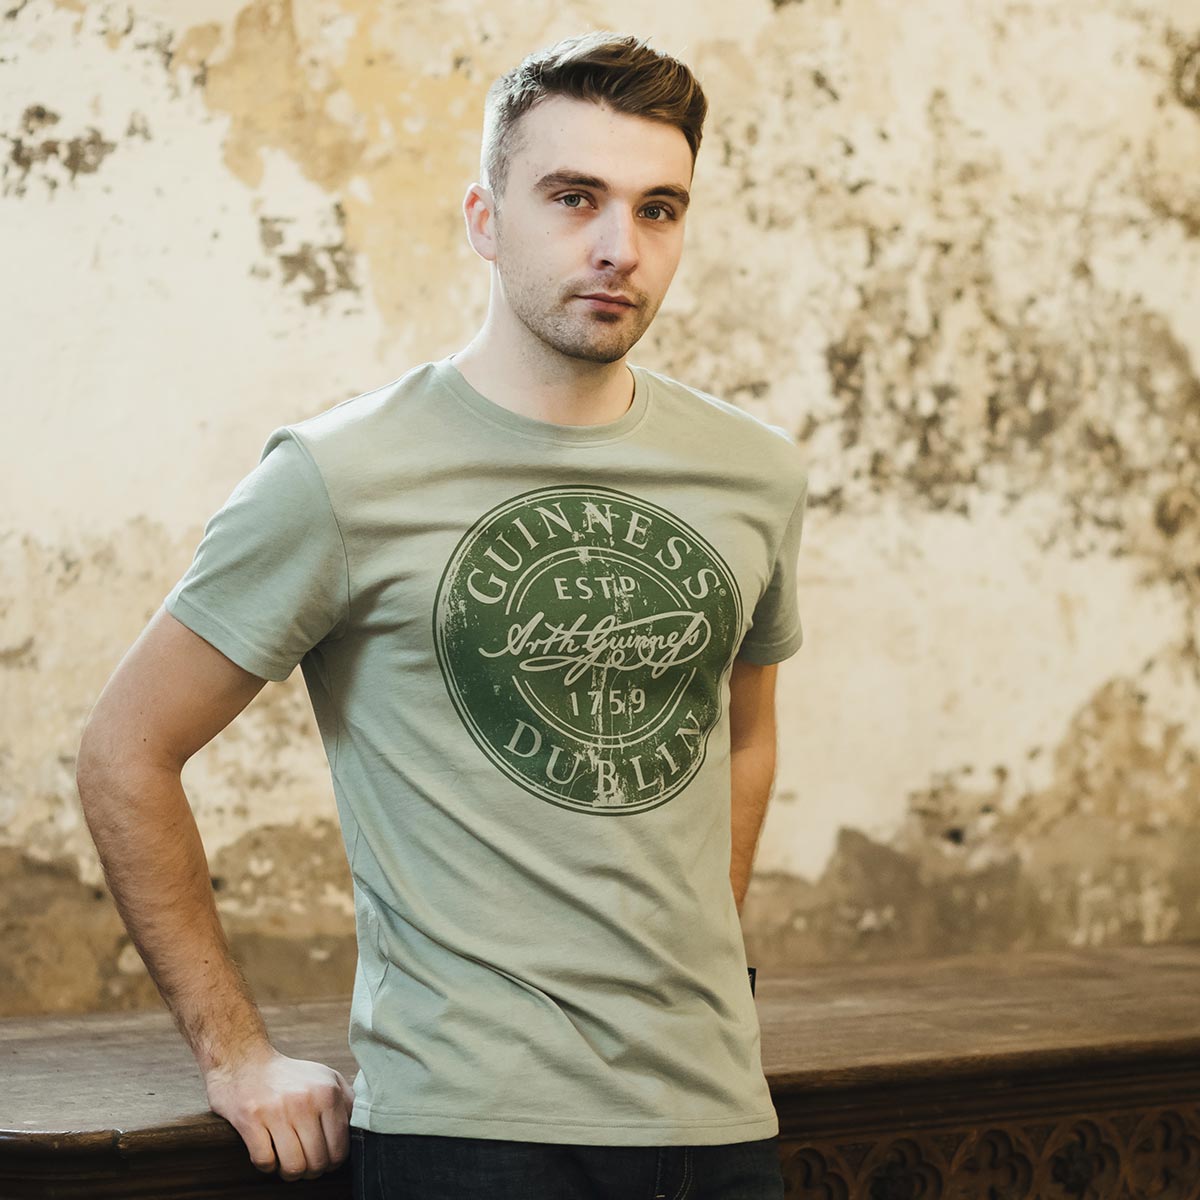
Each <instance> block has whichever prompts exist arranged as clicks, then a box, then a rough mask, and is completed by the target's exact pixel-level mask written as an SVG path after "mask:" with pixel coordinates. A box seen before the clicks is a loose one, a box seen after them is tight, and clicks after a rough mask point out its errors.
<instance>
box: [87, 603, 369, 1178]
mask: <svg viewBox="0 0 1200 1200" xmlns="http://www.w3.org/2000/svg"><path fill="white" fill-rule="evenodd" d="M266 682H267V681H266V680H265V679H262V678H260V677H259V676H257V675H253V674H251V673H250V672H248V671H246V670H244V669H243V668H242V667H240V666H238V665H237V664H236V663H234V662H233V661H231V660H230V659H229V658H227V657H226V656H225V655H224V654H222V653H221V652H220V651H219V650H217V649H216V648H215V647H214V646H212V645H210V644H209V643H208V642H206V641H205V640H204V639H203V638H201V637H200V636H199V635H197V634H195V633H193V632H192V631H191V630H190V629H189V628H187V626H185V625H183V624H182V623H181V622H180V621H177V620H176V619H175V618H174V617H173V616H171V615H170V613H168V612H167V611H166V609H165V608H160V609H159V611H158V612H157V613H155V615H154V617H153V618H152V619H151V621H150V623H149V624H148V625H147V626H146V628H145V630H144V631H143V632H142V634H141V636H140V637H139V638H138V639H137V641H136V642H134V644H133V646H132V647H130V649H129V651H128V652H127V653H126V655H125V657H124V658H123V659H122V660H121V662H120V664H119V665H118V667H117V669H116V671H115V672H114V673H113V675H112V678H111V679H109V681H108V683H107V684H106V685H105V687H104V690H103V691H102V692H101V694H100V696H99V698H98V699H97V701H96V704H95V706H94V707H93V709H92V712H91V714H90V715H89V717H88V720H87V723H86V725H85V728H84V732H83V736H82V739H81V742H80V747H79V754H78V760H77V767H76V781H77V783H78V787H79V796H80V800H81V802H82V805H83V812H84V816H85V818H86V820H87V824H88V828H89V830H90V831H91V834H92V838H93V840H94V841H95V843H96V848H97V850H98V852H99V855H100V861H101V865H102V866H103V868H104V875H105V879H106V880H107V882H108V885H109V890H110V891H111V892H112V895H113V899H114V901H115V902H116V905H117V909H118V911H119V912H120V914H121V918H122V920H123V921H124V922H125V926H126V928H127V929H128V930H129V934H130V937H131V938H132V939H133V942H134V944H135V945H136V947H137V949H138V952H139V953H140V954H141V956H142V960H143V961H144V962H145V963H146V967H147V969H148V970H149V972H150V974H151V977H152V978H153V980H154V982H155V985H156V986H157V987H158V990H159V992H160V993H161V995H162V997H163V999H164V1001H165V1002H166V1004H167V1007H168V1008H169V1009H170V1011H171V1013H172V1015H173V1017H174V1019H175V1022H176V1024H177V1025H178V1027H179V1030H180V1032H181V1033H182V1034H183V1036H184V1038H185V1039H186V1041H187V1043H188V1045H189V1046H190V1048H191V1050H192V1053H193V1054H194V1055H195V1057H196V1061H197V1063H198V1064H199V1066H200V1069H201V1072H202V1073H203V1075H204V1081H205V1086H206V1088H207V1092H208V1099H209V1103H210V1105H211V1106H212V1109H213V1111H214V1112H217V1113H218V1114H220V1115H221V1116H224V1117H225V1118H226V1120H228V1121H229V1122H230V1123H231V1124H233V1125H234V1127H235V1128H236V1129H237V1130H238V1133H239V1134H240V1135H241V1136H242V1139H243V1140H244V1141H245V1143H246V1146H247V1148H248V1150H249V1151H250V1157H251V1159H252V1161H253V1162H254V1164H255V1166H257V1167H258V1168H259V1169H260V1170H263V1171H268V1172H269V1171H273V1170H274V1169H275V1166H276V1164H277V1163H278V1166H279V1169H280V1173H281V1175H282V1176H283V1177H284V1178H289V1179H295V1178H315V1177H316V1176H317V1175H320V1174H322V1173H323V1172H325V1171H326V1170H329V1169H330V1168H331V1167H334V1166H337V1165H339V1164H340V1163H341V1162H342V1161H343V1160H344V1159H345V1158H346V1157H347V1156H348V1153H349V1135H348V1124H349V1111H350V1108H351V1106H352V1105H353V1100H354V1093H353V1090H352V1089H351V1088H350V1085H349V1084H348V1083H347V1082H346V1080H345V1079H344V1078H343V1077H342V1075H341V1074H340V1073H339V1072H337V1071H335V1070H333V1069H331V1068H330V1067H326V1066H324V1065H322V1064H320V1063H312V1062H306V1061H304V1060H298V1059H291V1058H287V1057H286V1056H284V1055H282V1054H280V1053H279V1052H278V1051H276V1050H275V1049H274V1048H273V1047H272V1046H271V1044H270V1041H269V1039H268V1034H267V1029H266V1025H265V1024H264V1022H263V1019H262V1015H261V1013H260V1012H259V1010H258V1007H257V1005H256V1004H255V1002H254V999H253V996H252V995H251V992H250V989H249V986H248V985H247V983H246V981H245V979H244V977H243V976H242V974H241V972H240V970H239V969H238V967H237V964H236V963H235V962H234V961H233V959H232V957H231V955H230V952H229V945H228V942H227V941H226V938H225V933H224V930H223V929H222V926H221V922H220V918H219V916H218V914H217V909H216V902H215V900H214V897H213V891H212V885H211V882H210V878H209V869H208V859H207V857H206V855H205V852H204V846H203V843H202V842H201V839H200V834H199V831H198V829H197V827H196V821H195V818H194V817H193V815H192V811H191V807H190V805H189V804H188V801H187V797H186V795H185V794H184V790H183V784H182V779H181V776H182V771H183V766H184V764H185V763H186V762H187V760H188V759H189V758H191V756H192V755H193V754H194V753H195V752H196V751H197V750H199V749H200V748H201V747H202V746H204V745H206V744H207V743H208V742H209V741H211V740H212V739H213V738H214V737H215V736H216V735H217V734H218V733H220V731H221V730H222V729H224V728H225V727H226V726H227V725H228V724H229V723H230V722H231V721H232V720H233V719H234V717H236V716H237V715H238V714H239V713H240V712H241V711H242V710H243V709H244V708H245V707H246V706H247V705H248V704H249V703H250V701H251V700H253V699H254V697H255V696H256V695H257V694H258V693H259V691H261V690H262V688H263V686H264V684H265V683H266Z"/></svg>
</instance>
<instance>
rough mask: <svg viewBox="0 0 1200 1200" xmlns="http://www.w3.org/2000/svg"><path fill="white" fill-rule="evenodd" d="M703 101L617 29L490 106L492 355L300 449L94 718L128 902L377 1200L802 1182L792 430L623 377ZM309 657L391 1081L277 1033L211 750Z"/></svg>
mask: <svg viewBox="0 0 1200 1200" xmlns="http://www.w3.org/2000/svg"><path fill="white" fill-rule="evenodd" d="M706 108H707V105H706V101H705V99H704V96H703V93H702V91H701V89H700V86H699V84H698V83H697V81H696V80H695V78H694V77H693V75H692V74H691V72H690V71H689V70H688V69H687V68H686V67H685V66H684V65H683V64H682V63H679V62H677V61H676V60H675V59H672V58H670V57H668V56H665V55H661V54H659V53H658V52H656V51H653V50H650V49H649V48H648V47H647V46H646V45H645V43H644V42H642V41H639V40H637V39H635V38H632V37H620V36H617V35H615V34H611V33H599V34H591V35H588V36H586V37H582V38H574V39H568V40H567V41H565V42H562V43H559V44H558V45H556V46H554V47H551V48H550V49H548V50H545V51H542V52H541V53H539V54H536V55H533V56H531V57H530V58H528V59H526V60H525V61H524V62H523V63H522V64H520V65H519V66H518V67H517V68H516V69H515V70H514V71H512V72H510V73H509V74H508V75H506V76H504V77H502V78H501V79H499V80H497V81H496V83H495V84H494V85H493V87H492V89H491V90H490V91H489V94H488V102H487V109H486V121H485V132H484V147H483V174H484V177H485V178H486V179H487V181H488V182H487V184H486V185H481V184H472V185H471V187H470V188H469V189H468V191H467V194H466V196H465V199H464V202H463V211H464V216H465V220H466V227H467V236H468V238H469V239H470V242H471V245H472V247H473V248H474V249H475V251H476V252H477V253H478V254H479V256H480V257H481V258H483V259H484V260H485V261H486V262H488V263H490V264H491V267H490V274H491V294H490V304H489V309H488V314H487V319H486V321H485V323H484V325H483V327H482V329H481V330H480V331H479V332H478V334H477V335H476V336H475V338H474V339H473V340H472V341H471V342H470V344H469V345H468V346H466V347H465V348H464V349H463V350H461V351H459V352H457V353H456V354H452V355H450V356H448V357H446V358H443V359H440V360H437V361H434V362H428V363H424V364H422V365H421V366H418V367H415V368H413V369H412V370H411V371H409V372H408V373H406V374H405V375H403V376H402V377H401V378H399V379H397V380H394V381H393V382H391V383H388V384H385V385H384V386H382V387H379V388H377V389H375V390H374V391H370V392H367V393H364V394H362V395H359V396H356V397H354V398H352V399H350V400H347V401H344V402H342V403H340V404H337V405H334V406H333V407H331V408H329V409H327V410H325V411H324V412H322V413H319V414H318V415H317V416H315V417H312V418H310V419H308V420H304V421H300V422H297V423H296V424H293V425H288V426H284V427H282V428H279V429H277V430H275V431H274V432H273V433H272V434H271V435H270V437H269V438H268V440H267V444H266V447H265V448H264V450H263V453H262V456H261V459H260V462H259V465H258V466H257V467H256V468H255V470H253V471H252V472H251V473H250V474H249V475H248V476H246V477H245V478H244V479H243V480H242V481H241V482H240V483H239V484H238V486H237V487H236V488H235V489H234V491H233V493H232V495H231V496H230V497H229V499H228V501H227V502H226V504H225V505H224V507H223V508H222V509H221V510H219V511H218V512H217V513H216V514H215V515H214V516H213V517H212V518H211V520H210V521H209V522H208V524H207V526H206V528H205V534H204V538H203V540H202V541H201V543H200V546H199V548H198V549H197V552H196V556H195V558H194V560H193V562H192V564H191V566H190V568H189V569H188V571H187V573H186V574H185V575H184V576H183V577H182V578H181V579H180V581H179V582H178V583H177V584H176V585H175V587H174V588H173V589H172V591H171V592H170V594H169V595H168V596H167V598H166V600H165V601H164V607H163V609H162V610H160V611H159V612H158V613H156V614H155V616H154V618H153V619H152V620H151V622H150V623H149V625H148V627H147V628H146V630H145V631H144V632H143V634H142V636H141V637H140V638H139V639H138V641H137V642H136V643H135V645H134V646H133V647H132V649H131V650H130V651H129V653H128V654H127V655H126V657H125V659H124V660H123V661H122V663H121V664H120V666H119V667H118V669H117V671H116V673H115V674H114V676H113V678H112V679H111V680H110V681H109V683H108V685H107V686H106V688H105V690H104V692H103V694H102V695H101V697H100V699H99V701H98V702H97V704H96V707H95V709H94V711H93V713H92V715H91V718H90V720H89V722H88V726H87V730H86V732H85V735H84V738H83V744H82V746H81V750H80V758H79V784H80V794H81V797H82V799H83V802H84V807H85V812H86V815H87V819H88V823H89V826H90V828H91V830H92V832H93V836H94V837H95V840H96V843H97V846H98V847H99V849H100V852H101V858H102V861H103V863H104V866H105V871H106V874H107V878H108V880H109V883H110V886H111V888H112V892H113V895H114V897H115V899H116V901H117V903H118V905H119V907H120V909H121V913H122V916H123V917H124V919H125V921H126V923H127V924H128V926H129V928H130V931H131V934H132V936H133V938H134V941H135V943H136V944H137V946H138V949H139V951H140V952H141V953H142V956H143V958H144V959H145V960H146V962H147V964H148V966H149V968H150V970H151V972H152V974H153V976H154V978H155V981H156V983H157V985H158V986H159V988H160V991H161V992H162V994H163V996H164V999H165V1000H166V1001H167V1003H168V1005H169V1007H170V1008H171V1011H172V1012H173V1013H174V1015H175V1017H176V1020H177V1022H178V1023H179V1026H180V1029H181V1031H182V1032H183V1034H184V1036H185V1037H186V1038H187V1040H188V1042H189V1045H190V1046H191V1048H192V1050H193V1052H194V1053H195V1055H196V1058H197V1062H198V1064H199V1066H200V1068H201V1070H202V1073H203V1075H204V1080H205V1085H206V1088H207V1094H208V1099H209V1102H210V1104H211V1106H212V1108H213V1110H214V1111H215V1112H217V1113H220V1114H221V1115H222V1116H224V1117H226V1118H227V1119H228V1120H229V1121H230V1122H231V1123H232V1124H233V1125H234V1126H235V1128H236V1129H237V1130H238V1132H239V1134H240V1135H241V1136H242V1138H243V1139H244V1140H245V1142H246V1145H247V1147H248V1149H249V1152H250V1156H251V1158H252V1160H253V1161H254V1162H255V1164H256V1165H257V1166H258V1167H259V1168H260V1169H262V1170H264V1171H271V1170H274V1169H276V1167H278V1169H279V1171H280V1174H281V1175H282V1176H283V1177H284V1178H285V1179H296V1178H312V1177H315V1176H317V1175H319V1174H321V1173H322V1172H324V1171H326V1170H328V1169H330V1168H331V1167H332V1166H336V1165H337V1164H339V1163H341V1162H342V1161H343V1160H344V1159H345V1158H346V1157H347V1153H348V1149H349V1150H351V1156H352V1162H353V1172H354V1177H355V1181H354V1187H355V1195H356V1196H369V1197H392V1196H410V1195H414V1196H417V1195H419V1196H421V1197H423V1198H430V1197H457V1196H466V1195H483V1194H486V1195H488V1196H490V1197H511V1198H514V1200H515V1198H517V1197H519V1198H520V1200H550V1198H553V1200H564V1198H570V1197H576V1196H578V1197H584V1196H598V1195H603V1196H612V1197H622V1198H624V1197H633V1196H647V1197H655V1196H659V1197H666V1196H668V1195H669V1196H672V1197H675V1196H684V1195H687V1196H690V1197H696V1198H699V1197H714V1198H715V1197H727V1198H730V1197H733V1196H735V1195H736V1196H739V1197H741V1196H750V1195H754V1196H782V1195H783V1184H782V1178H781V1176H780V1173H779V1165H778V1158H777V1137H776V1135H777V1133H778V1129H779V1125H778V1119H777V1116H776V1113H775V1110H774V1107H773V1105H772V1102H771V1097H770V1093H769V1091H768V1088H767V1084H766V1080H765V1077H764V1075H763V1071H762V1065H761V1057H760V1049H759V1029H758V1020H757V1014H756V1011H755V1007H754V1000H753V996H752V994H751V990H750V987H749V985H748V981H747V974H746V971H747V968H746V961H745V951H744V946H743V942H742V936H741V929H740V926H739V922H738V917H739V913H740V909H741V903H742V899H743V897H744V894H745V891H746V887H747V884H748V881H749V873H750V867H751V863H752V860H753V857H754V851H755V844H756V841H757V838H758V833H759V828H760V826H761V821H762V817H763V813H764V810H765V807H766V803H767V798H768V793H769V791H770V788H771V784H772V780H773V777H774V769H775V726H774V686H775V670H776V667H775V664H776V663H778V662H779V661H781V660H782V659H784V658H786V657H788V656H789V655H791V654H793V653H794V652H795V651H796V650H797V649H798V648H799V646H800V643H801V640H802V632H801V626H800V618H799V614H798V612H797V604H796V576H795V572H796V558H797V554H798V547H799V542H800V530H801V524H802V520H803V514H804V508H805V501H806V494H807V486H806V484H807V476H806V473H805V471H804V469H803V467H802V465H801V460H800V455H799V451H798V450H797V448H796V446H795V445H794V443H793V442H792V441H791V439H790V437H788V435H787V434H786V433H784V431H783V430H781V429H779V428H777V427H773V426H768V425H766V424H764V423H763V422H761V421H759V420H757V419H756V418H754V417H752V416H750V415H749V414H747V413H744V412H743V411H741V410H739V409H738V408H736V407H735V406H733V405H731V404H728V403H725V402H723V401H721V400H719V399H717V398H715V397H713V396H710V395H708V394H707V393H704V392H701V391H697V390H696V389H694V388H689V387H686V386H685V385H683V384H681V383H679V382H677V381H675V380H673V379H670V378H669V377H667V376H665V375H662V374H660V373H657V372H654V371H651V370H649V369H647V368H644V367H640V366H634V365H632V364H629V363H628V362H627V361H626V355H627V354H628V352H629V350H630V348H631V347H632V346H633V345H634V344H635V343H636V342H637V341H638V339H639V338H640V337H641V336H642V334H643V333H644V332H645V330H646V329H647V327H648V326H649V324H650V322H651V321H652V320H653V318H654V315H655V313H656V312H657V311H658V308H659V305H660V304H661V303H662V300H663V297H664V295H665V294H666V291H667V287H668V286H669V284H670V282H671V279H672V277H673V276H674V274H675V269H676V267H677V266H678V264H679V259H680V254H681V251H682V247H683V230H684V223H685V218H686V214H687V207H688V201H689V190H690V187H691V183H692V176H693V170H694V165H695V157H696V152H697V150H698V148H699V144H700V136H701V127H702V125H703V121H704V117H705V113H706ZM297 664H299V665H300V666H301V668H302V670H303V673H304V677H305V681H306V684H307V686H308V690H309V694H310V697H311V700H312V704H313V709H314V713H315V715H316V719H317V723H318V726H319V729H320V733H321V737H322V739H323V742H324V745H325V749H326V751H327V754H328V757H329V762H330V767H331V775H332V781H333V786H334V794H335V799H336V803H337V807H338V813H339V817H340V820H341V823H342V830H343V834H344V836H345V838H346V846H347V855H348V859H349V863H350V867H351V873H352V876H353V880H354V900H355V908H356V914H357V928H358V940H359V966H358V972H357V975H356V979H355V987H354V996H353V1001H352V1012H351V1020H350V1029H349V1037H350V1044H351V1046H352V1048H353V1050H354V1053H355V1057H356V1060H357V1062H358V1064H359V1067H360V1070H359V1072H358V1075H357V1076H356V1078H355V1080H354V1085H353V1088H351V1087H350V1085H349V1084H348V1083H347V1081H346V1080H345V1079H344V1078H343V1077H342V1076H341V1075H340V1074H339V1073H338V1072H336V1071H333V1070H331V1069H330V1068H328V1067H325V1066H323V1065H322V1064H319V1063H312V1062H304V1061H296V1060H293V1059H290V1058H287V1057H286V1056H284V1055H282V1054H280V1053H278V1051H276V1050H275V1049H274V1048H273V1047H272V1046H271V1044H270V1042H269V1040H268V1036H267V1031H266V1029H265V1027H264V1025H263V1022H262V1019H261V1016H260V1015H259V1013H258V1009H257V1008H256V1007H255V1004H254V1001H253V998H252V997H251V995H250V992H249V990H248V988H247V986H246V984H245V981H244V979H243V978H242V976H241V975H240V973H239V971H238V969H237V967H236V966H235V964H234V963H233V962H232V961H231V959H230V957H229V953H228V947H227V943H226V941H225V939H224V936H223V933H222V930H221V925H220V922H219V920H218V917H217V914H216V910H215V906H214V903H213V897H212V892H211V888H210V886H209V881H208V872H207V863H206V860H205V858H204V852H203V848H202V846H201V843H200V839H199V836H198V834H197V832H196V826H195V822H194V820H193V819H192V817H191V813H190V811H189V808H188V805H187V800H186V797H185V796H184V793H183V790H182V787H181V784H180V772H181V769H182V767H183V764H184V763H185V762H186V761H187V759H188V758H189V757H190V756H191V755H192V754H194V753H195V751H196V750H198V749H199V748H200V747H201V746H203V745H204V744H205V743H206V742H208V741H209V740H210V739H211V738H212V737H214V736H215V735H216V734H217V733H218V732H219V731H220V730H221V729H223V728H224V727H225V726H226V725H227V724H228V723H229V722H230V721H231V720H233V718H234V717H235V716H236V715H237V714H238V713H239V712H241V710H242V709H243V708H245V706H246V705H247V704H248V703H249V702H250V700H251V699H252V698H253V697H254V696H255V695H256V694H257V692H258V691H259V689H260V688H262V687H263V686H264V683H265V682H266V680H283V679H286V678H287V677H288V675H289V674H290V673H291V671H292V670H293V668H294V667H295V666H296V665H297Z"/></svg>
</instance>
